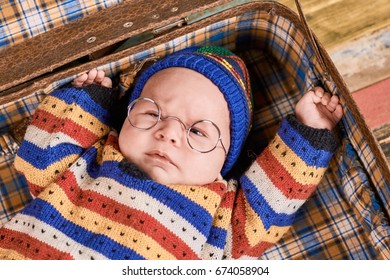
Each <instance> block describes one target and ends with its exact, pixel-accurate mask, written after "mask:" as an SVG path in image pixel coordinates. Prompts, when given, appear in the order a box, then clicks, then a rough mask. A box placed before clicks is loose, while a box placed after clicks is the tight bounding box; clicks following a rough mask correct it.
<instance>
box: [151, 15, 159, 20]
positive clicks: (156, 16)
mask: <svg viewBox="0 0 390 280" xmlns="http://www.w3.org/2000/svg"><path fill="white" fill-rule="evenodd" d="M159 17H160V15H158V14H155V15H153V16H152V18H153V19H158V18H159Z"/></svg>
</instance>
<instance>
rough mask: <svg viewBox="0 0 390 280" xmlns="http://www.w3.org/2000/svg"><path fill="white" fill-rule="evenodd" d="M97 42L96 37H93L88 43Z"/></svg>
mask: <svg viewBox="0 0 390 280" xmlns="http://www.w3.org/2000/svg"><path fill="white" fill-rule="evenodd" d="M95 41H96V37H95V36H92V37H89V38H88V39H87V43H89V44H90V43H93V42H95Z"/></svg>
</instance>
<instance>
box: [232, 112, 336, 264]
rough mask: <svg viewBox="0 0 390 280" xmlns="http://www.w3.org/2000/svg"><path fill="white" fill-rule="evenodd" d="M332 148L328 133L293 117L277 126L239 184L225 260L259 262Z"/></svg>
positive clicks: (286, 225)
mask: <svg viewBox="0 0 390 280" xmlns="http://www.w3.org/2000/svg"><path fill="white" fill-rule="evenodd" d="M337 145H338V144H337V142H336V139H335V137H334V135H333V134H332V132H331V131H329V130H326V129H314V128H311V127H308V126H305V125H303V124H302V123H300V122H299V121H298V120H297V119H296V118H295V116H294V115H289V116H288V117H287V118H286V119H284V120H283V121H282V123H281V124H280V126H279V129H278V132H277V134H276V136H275V138H274V139H273V141H272V142H271V143H270V144H269V145H268V146H267V147H266V149H265V150H264V151H263V152H262V153H261V154H260V155H259V156H258V158H257V159H256V161H255V162H253V163H252V165H251V166H250V168H249V169H248V170H247V171H246V173H245V174H244V175H242V176H241V178H240V180H239V186H240V187H239V188H238V190H237V196H236V203H235V206H234V210H233V217H232V243H233V244H232V248H231V250H232V251H231V252H230V254H229V255H231V256H232V257H233V258H239V257H241V256H247V257H258V256H260V255H261V254H262V253H263V252H264V251H265V250H266V249H267V248H269V247H270V246H271V245H273V244H274V243H275V242H277V241H278V240H279V239H280V238H281V237H282V235H283V234H284V233H285V232H287V230H288V229H289V228H290V226H291V225H292V223H293V219H294V216H295V214H296V212H297V210H298V209H299V207H300V206H301V205H302V204H303V203H304V202H305V201H306V200H307V199H308V198H309V196H310V195H311V194H312V193H313V191H315V189H316V187H317V185H318V184H319V182H320V180H321V178H322V177H323V175H324V173H325V171H326V169H327V166H328V164H329V161H330V159H331V157H332V155H333V152H334V151H335V149H336V148H337Z"/></svg>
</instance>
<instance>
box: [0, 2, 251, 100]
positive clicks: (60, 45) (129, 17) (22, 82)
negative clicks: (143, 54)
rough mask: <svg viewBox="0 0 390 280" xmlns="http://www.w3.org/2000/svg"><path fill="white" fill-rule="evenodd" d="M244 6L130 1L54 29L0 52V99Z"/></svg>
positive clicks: (223, 3) (228, 3)
mask: <svg viewBox="0 0 390 280" xmlns="http://www.w3.org/2000/svg"><path fill="white" fill-rule="evenodd" d="M246 2H250V1H248V0H238V1H227V0H181V1H178V0H173V1H164V2H161V1H158V0H151V1H136V0H130V1H125V2H123V3H121V4H118V5H116V6H112V7H110V8H108V9H105V10H102V11H100V12H98V13H94V14H92V15H90V16H88V17H84V18H81V19H78V20H75V21H73V22H71V23H69V24H65V25H63V26H60V27H57V28H54V29H52V30H50V31H47V32H45V33H43V34H40V35H37V36H35V37H32V38H30V39H27V40H25V41H23V42H21V43H19V44H16V45H13V46H11V47H8V48H5V49H4V50H1V51H0V55H1V59H0V97H1V96H5V95H8V94H10V93H12V92H15V91H18V90H21V89H23V88H25V87H27V86H29V85H31V84H33V83H38V82H39V83H40V84H41V83H42V81H41V80H42V79H43V78H44V77H45V75H46V74H50V75H53V74H55V73H57V72H59V71H64V70H68V69H71V68H74V71H71V72H67V74H75V73H78V72H80V69H79V68H77V67H76V66H79V65H80V63H81V62H80V61H85V60H86V61H89V60H97V59H98V58H102V57H104V56H106V55H107V54H108V53H112V52H113V51H114V52H115V53H120V52H121V51H123V50H125V49H128V48H129V47H132V46H139V45H140V44H142V43H143V42H146V41H148V40H151V39H154V38H157V37H159V36H161V35H162V34H166V33H167V32H170V31H172V30H173V29H176V28H179V27H184V26H187V25H191V24H193V23H195V22H198V21H201V20H202V19H204V18H207V17H209V16H210V15H212V14H216V13H218V12H221V11H224V10H227V9H229V8H231V7H232V6H237V5H241V4H244V3H246ZM156 7H158V10H156ZM86 27H88V28H87V29H86ZM129 38H131V39H130V40H127V39H129ZM126 40H127V41H126ZM124 41H126V42H125V44H123V45H122V44H121V42H122V43H123V42H124ZM121 45H122V46H121ZM118 46H121V47H120V48H119V49H118ZM143 47H144V45H143ZM83 58H86V59H83ZM77 60H79V61H77ZM98 64H99V63H92V64H91V65H88V68H85V69H91V68H93V67H96V66H97V65H98Z"/></svg>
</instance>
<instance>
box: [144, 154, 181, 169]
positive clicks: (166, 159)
mask: <svg viewBox="0 0 390 280" xmlns="http://www.w3.org/2000/svg"><path fill="white" fill-rule="evenodd" d="M146 155H147V156H149V157H151V158H153V159H156V160H158V161H160V162H163V163H168V164H171V165H174V166H176V165H175V164H174V163H173V162H172V160H171V158H170V157H169V156H168V155H167V154H166V153H164V152H161V151H151V152H149V153H146Z"/></svg>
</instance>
